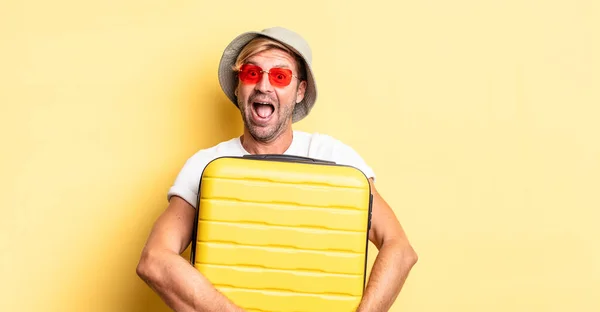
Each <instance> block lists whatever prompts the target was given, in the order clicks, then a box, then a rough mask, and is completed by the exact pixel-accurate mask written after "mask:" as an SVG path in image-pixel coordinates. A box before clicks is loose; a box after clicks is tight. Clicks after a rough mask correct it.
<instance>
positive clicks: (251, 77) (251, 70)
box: [239, 64, 261, 83]
mask: <svg viewBox="0 0 600 312" xmlns="http://www.w3.org/2000/svg"><path fill="white" fill-rule="evenodd" d="M260 76H261V68H260V67H258V66H255V65H249V64H245V65H243V66H242V68H241V69H240V73H239V77H240V80H241V81H242V82H244V83H257V82H259V81H260Z"/></svg>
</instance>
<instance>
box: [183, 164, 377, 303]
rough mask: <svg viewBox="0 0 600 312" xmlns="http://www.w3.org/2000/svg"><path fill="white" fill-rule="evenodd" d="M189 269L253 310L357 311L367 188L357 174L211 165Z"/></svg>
mask: <svg viewBox="0 0 600 312" xmlns="http://www.w3.org/2000/svg"><path fill="white" fill-rule="evenodd" d="M199 194H200V195H199V209H198V214H197V216H196V217H197V220H196V226H197V228H196V229H195V231H194V236H195V239H194V241H193V246H192V259H191V261H192V264H193V265H194V266H195V267H196V269H198V270H199V271H200V272H201V273H202V274H204V276H206V277H207V278H208V279H209V280H210V281H211V283H212V284H213V285H214V286H215V287H216V288H217V289H218V290H219V291H220V292H222V293H223V294H224V295H225V296H227V297H228V298H229V299H230V300H232V301H233V302H234V303H235V304H237V305H238V306H240V307H242V308H244V309H245V310H247V311H281V312H302V311H306V312H332V311H335V312H338V311H339V312H341V311H348V312H350V311H355V310H356V308H357V306H358V304H359V303H360V299H361V296H362V293H363V289H364V283H365V271H366V270H365V265H366V256H367V233H368V229H369V228H370V212H371V211H370V210H371V209H370V208H371V196H370V186H369V182H368V180H367V179H366V177H365V176H364V174H363V173H362V172H360V171H359V170H358V169H355V168H352V167H347V166H338V165H325V164H312V163H303V162H296V161H274V160H258V159H250V158H242V157H239V158H237V157H223V158H218V159H216V160H214V161H212V162H211V163H210V164H208V166H207V167H206V168H205V170H204V172H203V174H202V178H201V182H200V193H199Z"/></svg>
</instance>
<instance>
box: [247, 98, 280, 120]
mask: <svg viewBox="0 0 600 312" xmlns="http://www.w3.org/2000/svg"><path fill="white" fill-rule="evenodd" d="M252 107H253V108H254V111H255V112H256V114H257V115H258V117H260V118H263V119H266V118H269V117H271V115H273V112H274V111H275V106H273V104H271V103H263V102H254V103H252Z"/></svg>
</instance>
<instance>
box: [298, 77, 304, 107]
mask: <svg viewBox="0 0 600 312" xmlns="http://www.w3.org/2000/svg"><path fill="white" fill-rule="evenodd" d="M305 92H306V80H302V81H301V82H300V84H299V85H298V88H297V89H296V103H300V102H302V100H303V99H304V93H305Z"/></svg>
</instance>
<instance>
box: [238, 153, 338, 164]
mask: <svg viewBox="0 0 600 312" xmlns="http://www.w3.org/2000/svg"><path fill="white" fill-rule="evenodd" d="M243 158H248V159H258V160H276V161H289V162H303V163H313V164H327V165H335V162H333V161H329V160H322V159H316V158H310V157H304V156H295V155H285V154H258V155H244V156H243Z"/></svg>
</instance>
